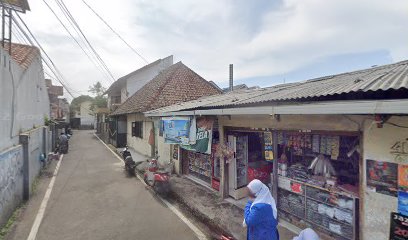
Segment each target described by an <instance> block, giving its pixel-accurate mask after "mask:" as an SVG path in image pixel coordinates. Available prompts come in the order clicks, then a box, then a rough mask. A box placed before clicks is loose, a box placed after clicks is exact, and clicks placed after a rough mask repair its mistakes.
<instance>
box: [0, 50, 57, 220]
mask: <svg viewBox="0 0 408 240" xmlns="http://www.w3.org/2000/svg"><path fill="white" fill-rule="evenodd" d="M10 49H11V51H10ZM49 117H50V101H49V97H48V92H47V87H46V84H45V79H44V72H43V66H42V61H41V55H40V51H39V49H38V48H36V47H34V46H28V45H23V44H16V43H12V44H8V43H6V45H5V47H4V48H3V47H1V46H0V186H1V187H0V227H1V226H3V225H4V224H5V223H6V222H7V220H8V218H9V217H10V216H11V214H12V213H13V212H14V210H15V208H16V207H18V206H19V205H20V204H21V203H22V201H23V199H25V200H27V199H28V198H29V196H30V193H31V191H32V186H33V182H34V180H35V178H36V177H37V176H38V174H39V173H40V170H41V167H42V162H41V161H40V155H41V154H43V153H45V154H46V153H48V152H49V151H50V150H51V145H52V144H51V139H52V137H51V136H52V134H51V132H50V131H49V128H48V127H46V126H44V124H45V120H46V119H49Z"/></svg>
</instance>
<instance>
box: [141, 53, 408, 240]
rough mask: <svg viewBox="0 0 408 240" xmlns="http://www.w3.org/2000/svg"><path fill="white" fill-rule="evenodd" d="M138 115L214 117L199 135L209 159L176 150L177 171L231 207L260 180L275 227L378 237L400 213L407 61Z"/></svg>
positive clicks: (407, 153)
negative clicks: (208, 143)
mask: <svg viewBox="0 0 408 240" xmlns="http://www.w3.org/2000/svg"><path fill="white" fill-rule="evenodd" d="M145 116H146V117H152V118H153V119H156V121H160V119H163V118H165V117H168V116H172V117H173V118H176V117H178V116H179V117H186V116H189V117H190V118H191V119H197V120H196V121H197V122H198V121H199V120H198V119H200V118H205V119H215V120H214V126H213V127H212V129H211V128H207V129H209V130H208V131H213V133H212V136H213V139H212V151H211V155H209V154H208V153H202V152H198V151H194V150H191V149H192V148H191V147H186V146H185V145H179V148H178V150H177V152H176V154H174V158H173V160H174V161H175V163H176V165H178V166H176V170H177V173H178V174H183V175H186V176H188V177H189V178H191V179H194V180H195V181H196V182H198V183H200V184H203V185H207V186H209V187H212V188H214V189H215V190H216V191H219V193H220V196H221V197H223V198H228V199H229V201H232V202H235V203H236V205H237V206H241V204H240V199H242V198H243V197H244V196H245V188H244V186H246V184H248V182H249V181H251V180H252V179H254V178H257V179H260V180H262V181H263V182H264V183H266V184H267V185H268V186H269V187H270V188H271V191H272V194H273V196H274V198H275V199H276V200H277V208H278V212H279V221H280V222H281V223H283V225H285V226H291V225H292V226H293V225H295V226H297V227H299V228H304V227H305V223H306V225H307V226H311V227H312V228H313V229H315V230H317V231H319V232H320V233H321V236H325V239H326V236H327V238H328V239H363V240H365V239H387V238H388V235H389V229H390V225H391V221H392V220H391V219H392V218H391V216H397V217H398V215H395V214H397V213H398V212H399V211H400V210H399V206H398V201H399V202H400V203H399V204H400V207H403V206H405V205H403V204H404V203H403V202H402V201H403V198H402V196H401V195H402V194H403V193H404V192H403V191H405V190H404V189H406V187H407V186H406V185H407V184H406V181H401V179H405V178H406V177H407V169H408V148H407V147H406V146H408V140H407V136H408V61H402V62H398V63H394V64H389V65H384V66H377V67H372V68H369V69H363V70H359V71H353V72H348V73H343V74H338V75H331V76H325V77H321V78H317V79H311V80H307V81H302V82H296V83H289V84H282V85H277V86H272V87H269V88H261V89H252V90H240V91H234V92H229V93H226V94H222V95H218V96H212V97H204V98H200V99H199V100H193V101H189V102H184V103H179V104H176V105H172V106H167V107H164V108H161V109H155V110H152V111H149V112H145ZM215 123H216V124H215ZM215 132H217V133H215ZM164 134H166V133H164ZM159 147H160V145H159ZM172 156H173V155H172ZM317 164H319V165H320V166H322V168H317V167H316V165H317ZM323 166H324V167H323ZM397 172H398V173H397ZM398 179H399V180H398ZM398 189H399V190H400V191H402V192H399V193H398ZM398 196H399V197H398ZM401 204H402V206H401ZM331 213H333V214H331ZM393 218H394V217H393ZM292 229H293V228H292Z"/></svg>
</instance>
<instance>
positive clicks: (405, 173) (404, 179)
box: [398, 164, 408, 191]
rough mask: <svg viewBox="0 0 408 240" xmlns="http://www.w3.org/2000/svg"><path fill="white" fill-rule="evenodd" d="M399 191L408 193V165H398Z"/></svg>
mask: <svg viewBox="0 0 408 240" xmlns="http://www.w3.org/2000/svg"><path fill="white" fill-rule="evenodd" d="M398 189H399V190H400V191H408V165H402V164H400V165H398Z"/></svg>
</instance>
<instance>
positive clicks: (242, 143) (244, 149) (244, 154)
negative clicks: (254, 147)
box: [235, 136, 248, 189]
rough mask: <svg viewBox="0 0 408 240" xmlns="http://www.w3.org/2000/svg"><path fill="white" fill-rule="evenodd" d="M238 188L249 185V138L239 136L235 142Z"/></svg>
mask: <svg viewBox="0 0 408 240" xmlns="http://www.w3.org/2000/svg"><path fill="white" fill-rule="evenodd" d="M235 174H236V176H237V177H236V187H235V189H239V188H242V187H245V186H246V185H247V183H248V136H239V137H237V138H236V140H235Z"/></svg>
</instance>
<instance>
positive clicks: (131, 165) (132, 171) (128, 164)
mask: <svg viewBox="0 0 408 240" xmlns="http://www.w3.org/2000/svg"><path fill="white" fill-rule="evenodd" d="M122 158H123V160H124V161H125V171H126V172H127V173H128V175H129V176H135V175H136V162H135V161H133V158H132V155H131V154H130V151H129V147H128V146H126V147H125V148H124V149H123V151H122Z"/></svg>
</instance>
